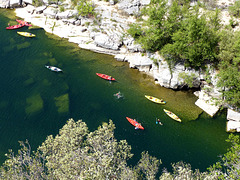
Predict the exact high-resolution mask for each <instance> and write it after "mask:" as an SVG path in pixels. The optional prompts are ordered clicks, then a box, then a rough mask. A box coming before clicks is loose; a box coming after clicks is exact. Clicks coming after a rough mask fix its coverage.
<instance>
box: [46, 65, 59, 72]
mask: <svg viewBox="0 0 240 180" xmlns="http://www.w3.org/2000/svg"><path fill="white" fill-rule="evenodd" d="M45 67H46V68H48V69H50V70H51V71H55V72H61V71H62V70H61V69H60V68H58V67H55V66H46V65H45Z"/></svg>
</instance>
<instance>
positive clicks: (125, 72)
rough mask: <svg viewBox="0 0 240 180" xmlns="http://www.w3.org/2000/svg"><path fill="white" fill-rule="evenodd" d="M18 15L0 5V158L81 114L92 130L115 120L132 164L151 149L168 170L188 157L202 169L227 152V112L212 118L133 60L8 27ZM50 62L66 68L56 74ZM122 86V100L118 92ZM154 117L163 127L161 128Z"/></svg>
mask: <svg viewBox="0 0 240 180" xmlns="http://www.w3.org/2000/svg"><path fill="white" fill-rule="evenodd" d="M9 14H10V15H9ZM15 19H16V17H15V16H14V15H13V12H12V11H9V10H3V9H0V34H1V36H0V64H1V71H0V84H1V88H0V131H1V135H0V142H1V143H0V162H1V163H2V162H3V161H4V159H5V157H4V154H5V153H6V152H7V151H8V149H13V150H14V151H16V150H17V149H18V148H19V144H18V141H19V140H21V141H24V140H25V139H28V140H29V141H30V144H31V145H32V148H33V149H36V148H37V147H38V146H39V145H40V144H41V142H43V141H44V140H45V138H46V136H48V135H50V134H53V135H55V134H57V133H58V131H59V129H60V128H61V127H62V126H63V125H64V124H65V123H66V121H67V120H68V119H69V118H73V119H75V120H78V119H82V120H83V121H85V122H86V123H87V124H88V127H89V129H90V130H91V131H93V130H95V129H96V128H97V127H98V126H99V125H101V124H102V122H108V121H109V119H112V120H113V122H114V123H115V125H116V130H115V136H116V138H117V139H118V140H120V139H126V140H127V141H128V143H129V144H130V145H131V146H132V152H133V153H134V157H133V159H132V160H131V161H130V163H132V164H135V163H136V162H137V160H138V159H139V158H140V154H141V152H142V151H144V150H147V151H149V153H150V154H151V155H153V156H156V157H157V158H159V159H161V160H162V162H163V165H162V166H161V167H167V168H168V169H170V168H171V163H174V162H178V161H181V160H182V161H184V162H187V163H191V165H192V167H193V168H198V169H200V170H202V171H203V170H205V169H206V168H207V167H209V166H210V165H212V164H213V163H214V162H216V161H217V160H218V156H219V155H221V154H223V153H225V152H226V150H227V148H228V144H227V143H226V142H225V139H226V138H227V137H228V134H227V133H226V132H225V127H226V112H225V111H223V112H222V113H219V114H218V115H217V116H216V117H215V118H210V117H209V116H208V115H207V114H205V113H201V112H202V111H201V109H199V108H198V107H196V106H195V105H194V102H195V101H196V100H197V98H196V97H195V96H194V95H193V94H192V93H191V92H183V91H173V90H170V89H166V88H162V87H160V86H156V85H154V82H153V80H152V79H151V78H149V77H148V76H147V75H145V74H142V73H140V72H138V71H137V70H135V69H129V68H128V63H126V62H117V61H116V60H115V59H114V58H113V57H112V56H109V55H104V54H98V53H94V52H91V51H87V50H82V49H80V48H79V47H78V46H77V45H75V44H72V43H68V42H67V41H66V40H64V39H60V38H57V37H56V36H53V35H51V34H48V33H46V32H45V31H44V30H43V29H31V30H29V29H28V28H27V27H23V28H22V29H21V31H27V32H31V33H34V34H36V36H37V37H36V38H32V39H30V38H25V37H22V36H19V35H18V34H17V33H16V32H17V30H6V29H5V27H6V26H7V24H8V23H9V22H10V23H11V24H16V22H15ZM46 64H47V65H55V66H58V67H60V68H62V69H63V71H64V72H63V73H54V72H51V71H49V70H48V69H46V68H45V67H44V65H46ZM96 72H99V73H105V74H109V75H112V76H113V77H115V78H116V79H117V82H112V83H109V82H108V81H105V80H103V79H100V78H99V77H97V76H96V74H95V73H96ZM118 91H121V93H123V95H124V98H123V99H116V98H115V97H114V96H113V94H114V93H116V92H118ZM145 94H148V95H153V96H156V97H161V98H163V99H164V100H166V101H167V104H166V105H157V104H154V103H152V102H150V101H148V100H147V99H146V98H145V97H144V95H145ZM163 108H166V109H169V110H172V111H173V112H175V113H176V114H177V115H179V117H180V118H181V119H183V123H178V122H176V121H174V120H172V119H170V118H169V117H168V116H166V115H165V114H164V112H163ZM199 114H200V115H199ZM198 115H199V116H198ZM126 116H129V117H132V118H136V119H137V120H138V121H139V122H141V123H142V125H143V126H144V127H145V130H144V131H140V130H138V131H136V130H134V127H133V126H132V125H130V124H129V123H128V121H127V120H126V118H125V117H126ZM156 117H158V118H160V119H161V120H162V122H163V124H164V125H163V126H159V125H156V123H155V118H156ZM193 119H196V120H193Z"/></svg>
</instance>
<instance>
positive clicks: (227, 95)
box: [217, 30, 240, 108]
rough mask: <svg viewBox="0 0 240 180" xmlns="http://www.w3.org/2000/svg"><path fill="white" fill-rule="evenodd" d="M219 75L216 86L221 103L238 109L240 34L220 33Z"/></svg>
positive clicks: (239, 96) (226, 31)
mask: <svg viewBox="0 0 240 180" xmlns="http://www.w3.org/2000/svg"><path fill="white" fill-rule="evenodd" d="M220 37H221V41H220V45H219V48H220V54H219V56H218V58H219V59H220V64H219V74H218V83H217V86H218V87H219V88H220V91H221V92H222V98H223V102H225V103H228V104H230V105H232V106H234V107H236V108H239V107H240V32H233V31H231V30H224V31H222V33H221V36H220Z"/></svg>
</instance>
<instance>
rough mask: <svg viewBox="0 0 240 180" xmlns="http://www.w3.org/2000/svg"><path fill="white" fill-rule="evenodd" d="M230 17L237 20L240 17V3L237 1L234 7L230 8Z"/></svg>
mask: <svg viewBox="0 0 240 180" xmlns="http://www.w3.org/2000/svg"><path fill="white" fill-rule="evenodd" d="M228 10H229V13H230V15H232V16H235V17H237V18H239V17H240V1H239V0H236V1H235V2H234V4H233V5H232V6H230V7H229V8H228Z"/></svg>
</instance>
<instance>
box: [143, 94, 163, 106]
mask: <svg viewBox="0 0 240 180" xmlns="http://www.w3.org/2000/svg"><path fill="white" fill-rule="evenodd" d="M145 97H146V98H147V99H149V100H150V101H152V102H155V103H158V104H166V102H165V101H164V100H162V99H158V98H155V97H153V96H147V95H145Z"/></svg>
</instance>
